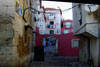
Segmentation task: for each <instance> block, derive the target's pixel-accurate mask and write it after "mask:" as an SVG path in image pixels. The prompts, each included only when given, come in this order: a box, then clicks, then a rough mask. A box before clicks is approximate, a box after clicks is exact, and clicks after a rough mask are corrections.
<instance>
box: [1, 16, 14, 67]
mask: <svg viewBox="0 0 100 67" xmlns="http://www.w3.org/2000/svg"><path fill="white" fill-rule="evenodd" d="M0 19H2V20H0V66H1V65H10V64H12V60H13V36H14V33H13V23H12V19H11V18H10V17H9V16H0Z"/></svg>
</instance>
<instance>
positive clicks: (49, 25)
mask: <svg viewBox="0 0 100 67" xmlns="http://www.w3.org/2000/svg"><path fill="white" fill-rule="evenodd" d="M47 28H50V29H55V28H56V25H54V24H48V25H47Z"/></svg>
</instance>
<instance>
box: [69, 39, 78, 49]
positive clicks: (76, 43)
mask: <svg viewBox="0 0 100 67" xmlns="http://www.w3.org/2000/svg"><path fill="white" fill-rule="evenodd" d="M71 47H72V48H78V47H79V39H72V46H71Z"/></svg>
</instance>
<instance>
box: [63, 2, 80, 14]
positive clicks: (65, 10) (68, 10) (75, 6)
mask: <svg viewBox="0 0 100 67" xmlns="http://www.w3.org/2000/svg"><path fill="white" fill-rule="evenodd" d="M77 6H79V4H78V5H75V6H72V7H71V8H67V9H65V10H63V11H62V12H64V11H69V10H71V9H73V8H75V7H77Z"/></svg>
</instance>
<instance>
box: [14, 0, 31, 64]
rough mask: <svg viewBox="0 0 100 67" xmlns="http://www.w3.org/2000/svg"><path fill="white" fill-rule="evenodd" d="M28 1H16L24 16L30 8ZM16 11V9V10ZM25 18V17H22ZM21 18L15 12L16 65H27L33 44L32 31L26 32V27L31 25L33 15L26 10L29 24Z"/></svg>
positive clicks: (28, 29)
mask: <svg viewBox="0 0 100 67" xmlns="http://www.w3.org/2000/svg"><path fill="white" fill-rule="evenodd" d="M26 1H30V0H16V2H17V3H18V4H19V5H20V6H21V8H22V14H23V11H24V9H25V8H27V7H29V6H30V5H29V4H25V2H26ZM26 3H29V2H26ZM15 7H16V6H15ZM15 10H16V8H15ZM22 16H23V15H22ZM22 16H20V15H19V14H18V13H17V12H16V11H15V20H14V22H13V28H14V39H13V45H14V47H15V48H16V50H14V55H15V56H14V65H15V66H18V65H27V64H28V62H29V61H28V60H29V51H30V48H29V46H30V45H31V42H32V29H31V28H30V27H28V28H27V30H25V25H31V19H32V18H31V13H30V10H29V9H28V10H26V13H25V19H26V20H27V22H25V21H24V20H23V17H22Z"/></svg>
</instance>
